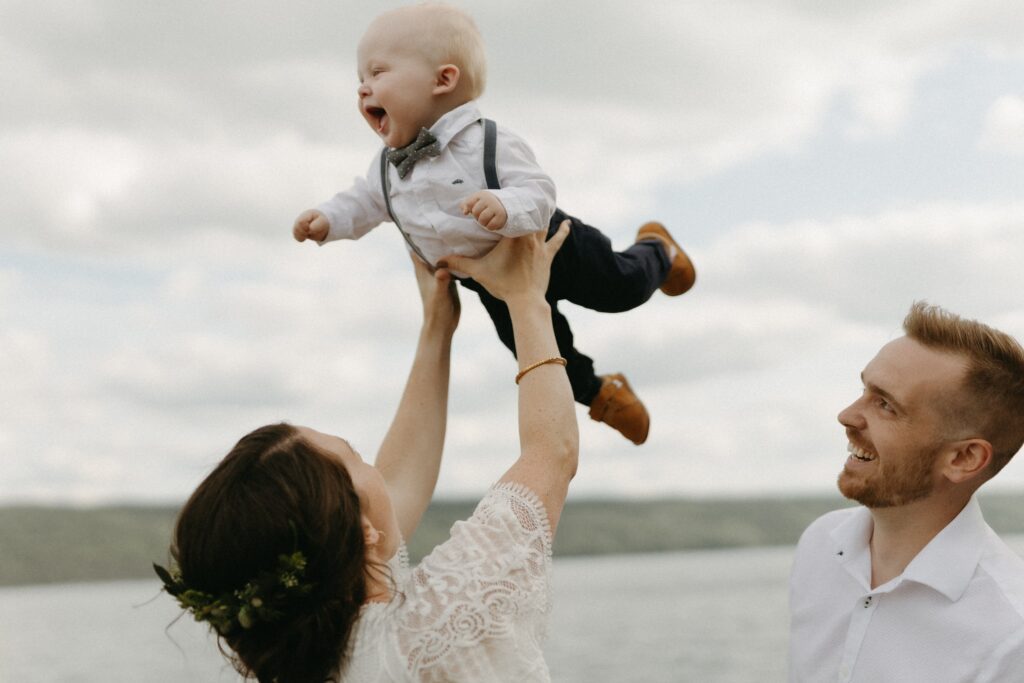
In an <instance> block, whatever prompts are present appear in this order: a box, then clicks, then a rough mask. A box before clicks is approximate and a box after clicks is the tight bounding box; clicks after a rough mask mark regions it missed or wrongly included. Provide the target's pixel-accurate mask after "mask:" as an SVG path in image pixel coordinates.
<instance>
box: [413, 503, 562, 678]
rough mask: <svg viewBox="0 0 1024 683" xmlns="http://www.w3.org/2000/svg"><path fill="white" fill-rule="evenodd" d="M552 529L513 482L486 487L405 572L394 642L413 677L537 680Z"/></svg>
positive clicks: (541, 671) (543, 670)
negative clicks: (468, 511) (477, 501)
mask: <svg viewBox="0 0 1024 683" xmlns="http://www.w3.org/2000/svg"><path fill="white" fill-rule="evenodd" d="M550 574H551V528H550V526H549V524H548V519H547V513H546V511H545V509H544V506H543V505H542V504H541V502H540V499H539V498H538V497H537V496H536V494H534V493H533V492H532V491H530V490H529V489H527V488H525V487H523V486H521V485H518V484H499V485H497V486H495V487H494V488H492V489H491V490H490V491H488V493H487V495H485V496H484V498H483V500H481V501H480V504H479V505H478V506H477V508H476V511H475V512H474V513H473V515H472V516H471V517H470V518H469V519H468V520H466V521H464V522H456V523H455V525H454V526H453V527H452V531H451V538H450V539H449V540H448V541H446V542H445V543H443V544H441V545H439V546H438V547H437V548H435V549H434V551H433V552H432V553H431V554H430V555H428V556H427V557H426V558H425V559H424V560H423V561H422V562H421V563H420V564H419V566H417V567H416V568H415V569H414V570H413V572H412V577H411V581H410V582H409V583H408V584H407V593H406V595H405V600H404V601H403V603H402V606H401V609H400V612H401V614H400V617H399V622H398V630H397V635H398V645H399V649H400V651H401V652H402V654H403V656H404V657H405V659H406V663H407V670H408V672H409V673H410V674H411V675H412V677H413V679H414V680H418V681H421V680H422V681H463V680H465V681H484V680H486V681H503V680H516V681H546V680H549V677H548V674H547V667H546V665H545V664H544V658H543V653H542V651H541V642H542V640H543V637H544V631H545V626H546V622H547V615H548V612H549V610H550V596H549V585H550Z"/></svg>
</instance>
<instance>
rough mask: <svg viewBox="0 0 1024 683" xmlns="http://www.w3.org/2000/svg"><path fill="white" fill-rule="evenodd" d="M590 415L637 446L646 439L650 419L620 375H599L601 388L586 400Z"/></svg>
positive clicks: (642, 405) (627, 383)
mask: <svg viewBox="0 0 1024 683" xmlns="http://www.w3.org/2000/svg"><path fill="white" fill-rule="evenodd" d="M590 417H591V419H594V420H597V421H598V422H604V423H605V424H606V425H608V426H610V427H612V428H614V429H616V430H618V431H619V433H621V434H622V435H623V436H624V437H626V438H627V439H629V440H630V441H632V442H633V443H635V444H636V445H637V446H639V445H640V444H642V443H643V442H644V441H646V440H647V431H648V430H649V429H650V426H651V419H650V417H649V416H648V415H647V409H646V408H644V404H643V403H641V402H640V399H638V398H637V397H636V394H634V393H633V389H632V388H631V387H630V386H629V382H627V381H626V378H625V377H623V376H622V375H621V374H618V373H616V374H614V375H602V376H601V390H600V391H598V392H597V396H595V397H594V400H593V401H591V402H590Z"/></svg>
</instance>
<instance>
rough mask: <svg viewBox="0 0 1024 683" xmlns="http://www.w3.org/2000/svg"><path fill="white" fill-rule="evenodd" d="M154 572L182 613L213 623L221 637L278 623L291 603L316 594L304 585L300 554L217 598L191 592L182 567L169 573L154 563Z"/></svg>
mask: <svg viewBox="0 0 1024 683" xmlns="http://www.w3.org/2000/svg"><path fill="white" fill-rule="evenodd" d="M153 570H154V571H156V574H157V576H159V577H160V580H161V581H163V583H164V590H166V591H167V593H168V594H170V595H172V596H174V597H175V598H176V599H177V600H178V604H179V605H181V607H182V609H185V610H188V611H190V612H192V616H194V617H195V620H196V621H206V622H209V624H210V625H211V626H213V627H214V628H215V629H217V632H218V633H220V634H221V635H227V634H229V633H231V632H232V631H234V630H235V628H236V626H240V627H242V628H243V629H248V628H252V627H253V626H254V625H255V624H258V623H271V622H274V621H277V620H278V619H280V618H281V616H282V615H283V614H284V612H283V610H284V609H285V608H286V606H287V605H288V603H289V602H291V601H293V600H295V599H297V598H301V597H304V596H306V595H309V593H310V591H312V590H313V584H311V583H306V582H305V581H304V579H305V575H306V557H305V556H304V555H303V554H302V553H301V552H298V551H296V552H294V553H292V554H291V555H278V557H277V568H276V569H273V570H265V571H262V572H260V573H259V574H258V575H257V576H256V578H255V579H253V580H252V581H249V582H248V583H247V584H245V585H244V586H243V587H242V588H241V589H240V590H236V591H232V592H229V593H223V594H222V595H219V596H217V597H214V596H213V595H210V594H209V593H204V592H203V591H198V590H195V589H193V588H189V587H188V585H186V583H185V581H184V579H183V578H182V576H181V569H180V568H178V567H174V566H172V567H171V570H170V571H168V570H167V569H165V568H164V567H161V566H160V565H158V564H155V563H154V564H153Z"/></svg>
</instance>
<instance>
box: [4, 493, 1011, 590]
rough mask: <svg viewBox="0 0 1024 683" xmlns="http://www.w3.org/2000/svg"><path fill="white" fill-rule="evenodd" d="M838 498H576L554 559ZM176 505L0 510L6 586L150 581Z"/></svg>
mask: <svg viewBox="0 0 1024 683" xmlns="http://www.w3.org/2000/svg"><path fill="white" fill-rule="evenodd" d="M980 499H981V504H982V510H983V511H984V513H985V518H986V519H987V520H988V522H989V524H991V525H992V527H993V528H994V529H995V530H996V531H997V532H999V533H1001V534H1018V533H1024V493H992V494H988V495H982V496H980ZM849 504H850V503H849V501H845V500H843V499H842V498H840V497H838V496H818V497H791V498H769V497H764V498H719V499H684V498H674V499H656V500H648V499H644V500H628V499H605V500H598V499H589V500H586V499H584V500H570V502H569V503H568V504H567V505H566V508H565V511H564V512H563V515H562V519H561V521H560V523H559V529H558V539H557V540H556V542H555V554H556V555H558V556H578V555H602V554H624V553H641V552H643V553H648V552H671V551H680V550H696V549H707V548H726V547H740V546H779V545H792V544H794V543H796V541H797V540H798V539H799V537H800V533H801V532H802V531H803V530H804V528H806V526H807V525H808V524H809V523H810V522H811V521H813V520H814V519H815V518H817V517H818V516H820V515H821V514H823V513H825V512H827V511H829V510H834V509H836V508H839V507H844V506H847V505H849ZM475 505H476V501H473V500H462V501H450V500H439V501H435V502H434V503H432V504H431V506H430V508H429V509H428V510H427V514H426V515H425V516H424V519H423V522H422V523H421V525H420V529H419V530H418V531H417V533H416V535H415V536H414V537H413V539H412V540H411V541H410V542H409V554H410V556H411V558H412V559H413V561H414V562H415V561H417V560H418V559H419V558H420V557H422V556H423V555H425V554H426V553H427V552H429V551H430V549H431V548H433V547H434V546H435V545H437V544H438V543H440V542H442V541H443V540H444V539H446V538H447V536H448V530H449V529H450V528H451V525H452V524H453V523H454V522H455V521H457V520H459V519H465V518H466V517H468V516H469V515H470V514H471V513H472V511H473V508H474V507H475ZM177 510H178V506H141V505H140V506H135V505H112V506H106V507H96V508H76V507H55V506H54V507H49V506H33V505H18V506H6V507H2V506H0V586H14V585H26V584H47V583H72V582H79V581H108V580H117V579H135V578H148V577H151V576H153V571H152V567H151V564H152V562H160V563H164V562H166V561H167V546H168V543H169V541H170V535H171V529H172V527H173V524H174V519H175V516H176V514H177Z"/></svg>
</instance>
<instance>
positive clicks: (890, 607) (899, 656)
mask: <svg viewBox="0 0 1024 683" xmlns="http://www.w3.org/2000/svg"><path fill="white" fill-rule="evenodd" d="M872 529H873V521H872V518H871V513H870V511H869V510H868V509H867V508H864V507H856V508H850V509H845V510H837V511H835V512H830V513H828V514H826V515H824V516H822V517H820V518H819V519H818V520H817V521H815V522H814V523H813V524H811V526H809V527H808V528H807V530H806V531H805V532H804V534H803V536H802V537H801V539H800V543H799V545H798V546H797V551H796V559H795V560H794V564H793V571H792V574H791V577H790V648H789V653H790V657H789V665H790V672H789V680H790V681H791V682H793V683H796V682H800V683H820V682H824V681H838V682H840V683H846V682H847V681H851V682H854V683H885V682H887V681H891V682H892V683H917V682H921V683H993V682H996V681H999V682H1005V683H1021V682H1022V681H1024V560H1022V559H1021V558H1020V557H1019V556H1017V555H1016V554H1015V553H1014V552H1013V551H1012V550H1011V549H1010V548H1008V547H1007V546H1006V544H1005V543H1004V542H1003V541H1002V540H1001V539H1000V538H999V537H998V536H996V534H995V532H994V531H992V529H991V528H990V527H989V526H988V524H987V523H986V522H985V520H984V518H983V517H982V515H981V507H980V506H979V505H978V502H977V500H976V499H974V498H972V499H971V501H970V502H969V503H968V504H967V506H966V507H965V508H964V509H963V511H962V512H961V513H960V514H959V515H958V516H957V517H956V519H954V520H953V521H952V522H950V523H949V525H948V526H946V528H945V529H943V530H942V531H941V532H939V534H938V535H936V536H935V538H933V539H932V540H931V542H930V543H928V545H927V546H925V547H924V549H923V550H921V552H920V553H918V554H917V556H916V557H915V558H914V559H913V560H912V561H911V563H910V564H909V565H907V568H906V569H905V570H904V571H903V573H902V574H901V575H900V576H897V577H896V578H894V579H892V580H891V581H889V582H888V583H886V584H884V585H881V586H879V587H877V588H875V589H872V588H871V549H870V547H869V545H868V544H869V542H870V540H871V532H872Z"/></svg>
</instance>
